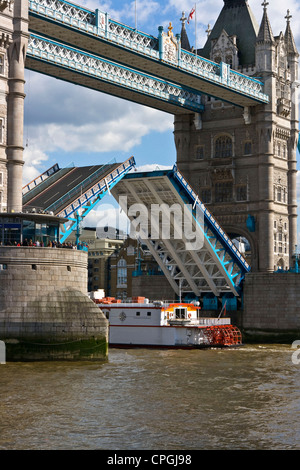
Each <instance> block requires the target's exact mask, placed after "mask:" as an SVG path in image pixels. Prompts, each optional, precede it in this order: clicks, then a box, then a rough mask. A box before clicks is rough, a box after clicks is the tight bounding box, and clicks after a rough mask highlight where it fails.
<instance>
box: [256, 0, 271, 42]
mask: <svg viewBox="0 0 300 470" xmlns="http://www.w3.org/2000/svg"><path fill="white" fill-rule="evenodd" d="M268 5H269V3H268V2H267V1H266V0H264V1H263V3H262V6H263V7H264V13H263V17H262V20H261V25H260V28H259V32H258V36H257V42H270V43H272V42H274V36H273V33H272V28H271V25H270V21H269V18H268V13H267V6H268Z"/></svg>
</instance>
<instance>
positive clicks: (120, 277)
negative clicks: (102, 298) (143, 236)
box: [117, 258, 127, 287]
mask: <svg viewBox="0 0 300 470" xmlns="http://www.w3.org/2000/svg"><path fill="white" fill-rule="evenodd" d="M126 285H127V263H126V261H125V259H123V258H122V259H120V261H118V264H117V287H120V286H126Z"/></svg>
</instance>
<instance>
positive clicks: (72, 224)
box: [46, 157, 135, 242]
mask: <svg viewBox="0 0 300 470" xmlns="http://www.w3.org/2000/svg"><path fill="white" fill-rule="evenodd" d="M134 166H135V159H134V157H131V158H129V159H128V160H126V162H124V163H122V164H120V165H119V166H118V167H117V168H115V169H114V170H113V171H112V172H111V173H109V174H107V175H106V176H105V177H102V178H101V175H99V177H98V181H97V183H95V184H94V185H93V186H92V187H90V188H88V189H86V190H83V192H82V194H81V195H80V196H79V197H75V195H76V194H78V187H77V188H75V189H76V190H72V191H71V192H70V193H67V194H66V195H65V196H64V198H61V200H59V201H57V202H56V203H55V204H52V205H51V206H49V207H48V208H47V209H46V210H48V211H51V210H52V211H55V208H58V207H60V209H59V211H58V212H57V215H59V216H61V217H66V218H68V220H69V221H68V222H66V223H65V224H63V226H62V228H61V231H60V241H61V242H64V241H65V240H66V239H67V238H68V237H69V236H70V234H71V233H72V232H73V231H75V230H77V227H78V224H80V223H81V221H82V220H83V219H84V218H85V217H86V216H87V215H88V214H89V213H90V211H91V210H92V209H94V208H95V207H96V205H97V204H98V203H99V202H100V201H101V199H102V198H103V197H104V196H105V195H106V194H109V193H110V190H111V189H112V188H113V187H114V186H115V185H116V184H117V183H118V182H119V181H120V180H121V179H122V178H124V176H125V175H126V174H127V173H128V172H129V171H130V170H132V168H134ZM79 186H80V188H81V185H79ZM61 206H64V207H63V208H62V207H61Z"/></svg>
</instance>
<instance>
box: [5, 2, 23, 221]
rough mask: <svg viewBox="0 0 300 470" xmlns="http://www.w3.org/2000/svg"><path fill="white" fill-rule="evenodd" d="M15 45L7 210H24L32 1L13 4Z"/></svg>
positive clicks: (10, 83)
mask: <svg viewBox="0 0 300 470" xmlns="http://www.w3.org/2000/svg"><path fill="white" fill-rule="evenodd" d="M13 9H14V10H13V19H12V27H13V29H12V43H11V45H10V47H9V48H8V95H7V147H6V155H7V211H8V212H13V211H15V212H21V211H22V186H23V184H22V183H23V182H22V175H23V164H24V161H23V150H24V148H23V127H24V125H23V121H24V98H25V94H24V83H25V80H24V69H25V57H26V49H27V42H28V1H27V0H15V2H14V4H13Z"/></svg>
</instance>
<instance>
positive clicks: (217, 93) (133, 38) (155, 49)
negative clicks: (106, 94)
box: [26, 0, 269, 107]
mask: <svg viewBox="0 0 300 470" xmlns="http://www.w3.org/2000/svg"><path fill="white" fill-rule="evenodd" d="M29 32H30V33H32V34H35V35H39V36H42V37H44V38H48V39H50V40H51V41H54V42H59V43H60V44H65V45H66V46H68V47H70V48H73V49H75V50H78V51H79V52H80V53H84V52H85V53H88V54H91V55H95V56H97V57H102V58H106V59H108V60H110V61H112V62H114V63H117V64H119V66H120V68H126V67H127V68H128V67H129V68H130V69H134V70H135V72H136V73H137V76H138V74H139V73H141V72H142V73H143V74H147V75H148V74H149V75H150V76H152V77H157V79H160V80H166V81H169V82H171V83H172V84H173V85H176V86H179V87H182V88H186V89H190V90H196V91H197V92H198V93H205V94H207V95H210V96H213V97H215V98H218V99H220V100H222V101H227V102H230V103H232V104H234V105H236V106H241V107H248V106H253V105H257V104H261V103H268V101H269V98H268V96H267V95H266V94H265V93H264V90H263V88H264V85H263V83H262V82H261V81H259V80H257V79H255V78H252V77H249V76H247V75H243V74H240V73H238V72H236V71H234V70H231V69H230V66H229V65H228V64H225V63H221V64H217V63H214V62H212V61H210V60H207V59H204V58H202V57H199V56H197V55H195V54H193V53H190V52H188V51H185V50H183V49H181V45H180V37H179V35H176V36H174V35H173V33H172V31H169V32H168V33H167V34H166V33H164V31H163V29H162V27H160V28H159V35H158V37H157V38H156V37H154V36H150V35H147V34H145V33H142V32H140V31H136V30H135V29H133V28H130V27H128V26H126V25H123V24H121V23H119V22H116V21H113V20H111V19H110V18H109V15H108V14H107V13H105V12H101V11H99V10H98V9H97V10H95V11H92V10H88V9H85V8H82V7H80V6H78V5H75V4H72V3H70V2H65V1H63V0H30V1H29ZM62 63H63V62H62ZM29 65H30V64H29ZM26 67H27V65H26ZM41 71H42V72H43V70H41ZM130 81H132V83H133V84H134V83H135V82H136V77H135V76H132V77H131V78H130Z"/></svg>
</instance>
